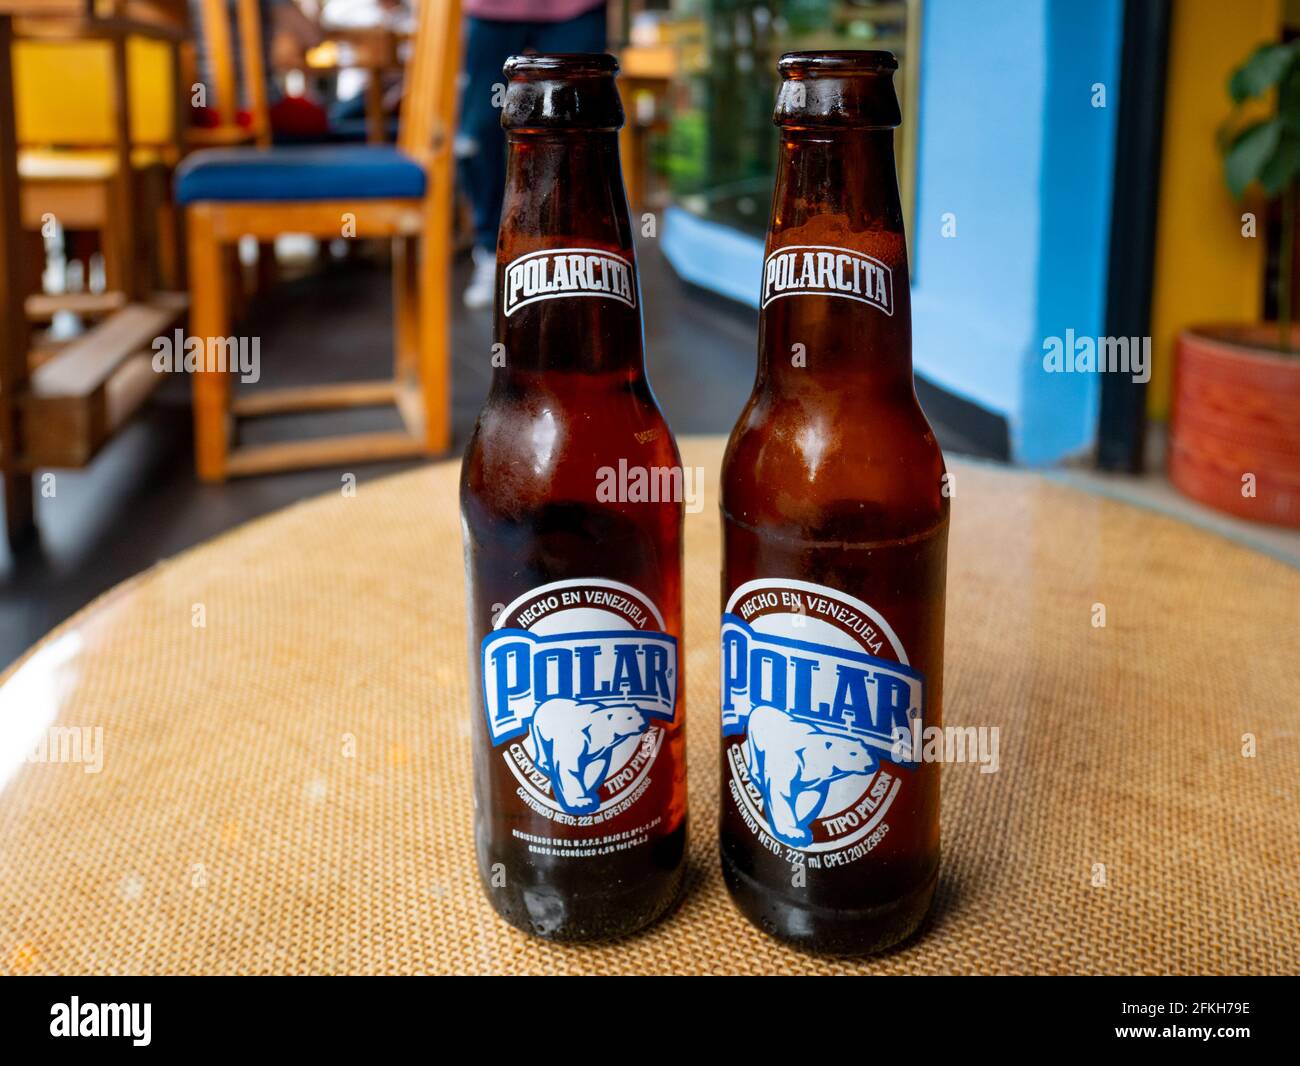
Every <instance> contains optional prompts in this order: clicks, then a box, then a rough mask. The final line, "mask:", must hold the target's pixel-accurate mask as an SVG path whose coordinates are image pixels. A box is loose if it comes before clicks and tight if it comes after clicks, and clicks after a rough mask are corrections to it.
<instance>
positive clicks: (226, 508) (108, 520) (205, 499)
mask: <svg viewBox="0 0 1300 1066" xmlns="http://www.w3.org/2000/svg"><path fill="white" fill-rule="evenodd" d="M640 258H641V283H642V287H643V292H644V300H645V305H646V306H647V307H649V308H652V309H653V310H652V311H651V313H650V314H648V315H647V318H646V341H647V361H648V364H649V371H650V377H651V380H652V381H653V382H654V386H655V391H656V393H657V394H658V396H659V400H660V402H661V404H662V405H663V407H664V410H665V413H666V414H667V416H668V421H669V423H670V424H671V425H672V427H673V430H674V432H675V433H677V434H678V435H686V434H692V433H726V432H728V431H729V430H730V429H731V425H732V422H733V421H734V420H735V418H736V415H737V413H738V412H739V411H740V408H741V406H742V404H743V403H744V400H745V397H746V396H747V395H748V392H749V388H750V384H751V382H752V380H753V373H754V353H755V335H756V334H755V330H756V324H757V316H756V313H754V312H752V311H749V310H748V309H744V308H738V307H736V306H735V305H733V304H731V303H728V302H726V301H721V300H718V299H717V298H715V297H712V296H709V295H707V294H704V293H701V292H699V291H697V290H691V289H688V288H687V287H685V286H684V285H682V284H681V283H680V282H679V281H678V280H677V279H676V277H675V275H674V274H673V273H672V270H671V268H670V267H669V266H668V265H667V264H666V263H665V261H664V260H663V258H662V256H661V255H660V254H659V251H658V248H657V247H655V246H653V245H646V246H644V247H642V248H641V249H640ZM465 270H466V264H465V263H464V262H463V261H462V262H461V263H460V264H459V266H458V271H457V279H456V282H457V290H456V291H457V294H459V291H460V287H461V285H462V284H463V280H464V273H465ZM455 306H456V308H457V315H456V320H455V323H454V326H453V334H454V337H453V340H454V358H453V390H452V407H453V414H452V417H453V425H454V429H455V445H454V448H453V452H454V453H455V454H457V455H458V454H459V453H460V450H461V449H462V448H463V447H464V445H465V441H466V439H467V438H468V436H469V433H470V431H471V430H472V429H473V426H474V419H475V416H476V415H477V413H478V408H479V405H480V404H481V403H482V399H483V395H484V393H485V391H486V389H487V385H488V379H489V371H490V358H491V328H492V323H491V315H490V314H489V313H486V312H482V313H471V312H467V311H464V310H463V309H461V307H460V303H459V296H458V297H457V302H456V305H455ZM241 333H242V334H243V335H246V336H256V337H260V338H261V351H262V368H263V373H262V380H261V381H260V382H259V385H267V386H276V385H286V384H298V383H309V382H320V381H324V380H340V381H341V380H349V379H355V378H374V377H380V376H382V375H383V374H384V373H385V368H386V367H387V366H388V365H389V361H390V359H391V355H390V352H391V339H392V334H391V319H390V304H389V280H388V275H387V273H386V268H384V267H383V266H382V265H380V264H377V263H373V262H369V261H366V260H364V259H358V260H351V261H347V262H338V261H335V262H333V263H330V264H329V265H328V266H326V267H324V268H323V272H317V273H315V274H313V275H312V276H310V277H306V278H303V279H301V280H299V281H296V282H289V283H285V284H281V285H279V286H277V287H276V288H275V289H274V290H273V292H272V294H271V295H270V297H269V298H268V299H266V300H264V301H263V302H261V303H260V304H259V305H258V306H255V307H253V308H252V309H251V311H250V315H249V321H248V322H246V323H245V324H244V325H243V326H242V327H241ZM249 387H251V388H256V387H258V386H249ZM313 423H314V425H315V427H317V428H316V429H314V430H313V428H312V424H313ZM396 425H397V422H396V417H395V415H394V416H390V415H389V414H388V413H387V412H384V411H349V412H331V413H329V414H327V415H312V416H295V417H293V418H282V419H276V420H267V421H264V422H262V423H259V424H254V425H253V426H252V427H251V428H250V431H249V432H248V434H247V438H248V439H250V440H272V439H276V438H277V437H283V436H305V435H308V434H310V433H312V432H321V433H337V432H348V431H359V430H366V429H375V428H396ZM936 429H937V430H938V434H939V438H940V441H941V442H942V443H943V445H944V447H945V448H946V449H948V450H950V451H961V452H971V451H972V450H978V449H973V448H972V447H971V445H970V442H969V441H967V440H964V439H963V438H961V437H960V436H958V435H957V434H956V433H954V432H952V431H951V429H950V428H948V427H945V426H944V425H937V426H936ZM411 465H413V464H412V463H409V462H402V463H379V464H372V465H368V466H357V467H355V473H356V475H357V477H358V479H359V480H367V479H371V478H377V477H382V476H384V475H385V474H389V473H392V472H394V471H396V470H402V469H405V468H407V467H409V466H411ZM349 469H353V468H351V467H349ZM341 473H342V470H341V469H324V470H311V471H304V472H300V473H292V474H279V475H273V476H267V477H258V478H245V479H241V480H236V481H231V482H229V483H227V484H225V485H215V486H214V485H200V484H199V483H198V482H196V481H195V479H194V466H193V453H192V449H191V439H190V417H189V388H188V382H187V381H186V380H185V378H183V377H176V378H174V379H172V380H170V381H168V382H166V383H165V384H164V385H163V387H162V388H160V389H159V390H158V392H157V393H155V395H154V397H153V399H152V400H151V401H150V403H149V405H148V406H147V407H146V408H145V409H144V410H143V411H142V412H141V413H140V415H139V416H137V418H136V420H135V421H134V422H133V423H132V424H131V425H130V426H129V427H128V428H127V429H126V430H124V431H123V432H122V434H121V435H119V436H118V437H117V438H116V439H115V440H114V441H113V442H112V443H111V444H110V445H109V446H108V447H107V448H106V449H105V450H104V451H103V452H102V453H101V454H100V455H99V456H98V457H97V458H96V459H95V461H94V463H92V464H91V466H90V467H89V468H87V469H85V470H80V471H57V472H56V481H55V495H54V497H53V498H48V499H46V498H42V499H40V500H39V501H38V512H37V513H38V518H37V521H38V525H39V529H40V541H39V543H38V544H36V545H33V546H32V547H30V548H27V549H24V551H23V552H22V554H21V555H20V557H18V558H16V559H15V558H13V557H11V556H10V555H9V554H8V553H7V551H6V549H5V548H4V546H3V538H0V668H3V666H5V665H7V664H8V663H10V662H11V661H12V660H13V659H15V658H16V657H17V656H18V655H20V654H21V653H22V652H23V651H24V650H25V649H26V648H27V647H29V646H30V645H31V644H32V643H34V642H35V641H36V640H37V639H38V638H39V637H41V636H42V635H43V634H44V633H46V632H47V631H48V630H49V629H50V628H51V627H53V626H54V625H56V624H57V623H58V622H60V621H62V620H63V619H64V618H66V617H67V616H68V615H70V614H71V613H73V612H74V611H75V610H77V609H78V608H79V607H81V606H82V605H83V604H85V603H87V602H89V601H90V600H92V599H94V598H95V597H96V596H98V595H99V594H100V593H101V592H104V591H105V590H107V589H109V588H111V587H112V586H113V585H116V584H117V583H118V582H120V581H122V580H123V579H124V578H127V577H129V576H130V575H132V574H135V573H137V572H138V571H140V570H143V569H145V568H146V567H148V566H151V565H152V564H153V563H155V562H157V561H158V560H159V559H164V558H166V557H168V556H170V555H174V554H176V553H177V552H179V551H181V550H183V549H184V548H187V547H189V546H191V545H193V544H196V543H198V542H200V541H202V540H206V539H207V538H209V537H211V536H213V535H214V534H216V533H219V532H221V531H222V530H226V529H229V528H230V527H232V526H234V525H237V524H239V523H241V522H244V521H247V520H248V519H250V518H254V517H256V516H258V515H261V514H265V513H267V512H268V511H274V510H276V509H278V508H281V507H284V506H285V505H287V504H290V503H293V502H294V501H295V500H299V499H302V498H304V497H307V496H314V495H318V494H321V493H324V492H328V491H331V490H337V489H338V487H339V484H340V476H341Z"/></svg>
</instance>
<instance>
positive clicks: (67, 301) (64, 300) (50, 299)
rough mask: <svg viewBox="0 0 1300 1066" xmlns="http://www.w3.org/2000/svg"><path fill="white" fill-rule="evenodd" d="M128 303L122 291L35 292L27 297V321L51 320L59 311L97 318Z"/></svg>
mask: <svg viewBox="0 0 1300 1066" xmlns="http://www.w3.org/2000/svg"><path fill="white" fill-rule="evenodd" d="M125 304H126V297H125V296H124V295H123V294H122V293H120V292H59V293H45V292H38V293H33V294H32V295H31V296H28V297H27V321H28V322H49V321H50V320H51V319H52V318H53V317H54V315H55V313H56V312H58V311H71V312H72V313H73V314H74V315H84V316H86V317H87V318H97V317H99V316H100V315H108V314H112V313H113V312H114V311H118V310H120V309H121V308H122V307H123V306H124V305H125Z"/></svg>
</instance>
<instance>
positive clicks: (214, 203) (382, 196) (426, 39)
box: [177, 0, 460, 481]
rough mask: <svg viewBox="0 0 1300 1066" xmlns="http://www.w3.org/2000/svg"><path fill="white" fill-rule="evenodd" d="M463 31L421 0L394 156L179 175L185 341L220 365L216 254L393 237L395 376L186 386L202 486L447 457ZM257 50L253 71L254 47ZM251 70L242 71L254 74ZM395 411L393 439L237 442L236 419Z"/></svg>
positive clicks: (351, 150) (253, 163) (213, 374)
mask: <svg viewBox="0 0 1300 1066" xmlns="http://www.w3.org/2000/svg"><path fill="white" fill-rule="evenodd" d="M459 46H460V22H459V4H458V3H457V2H456V0H423V2H422V3H421V4H420V11H419V23H418V28H417V31H416V35H415V41H414V55H413V57H412V59H411V62H410V64H409V66H408V76H407V83H406V91H405V95H404V97H403V101H402V110H401V116H400V131H399V137H398V144H397V147H396V148H394V147H391V146H386V145H370V144H367V145H337V146H335V145H328V146H308V147H285V148H271V149H266V150H256V149H229V150H222V149H211V150H206V151H201V152H196V153H194V154H193V155H191V156H190V157H189V158H188V159H187V160H186V161H185V162H184V163H183V164H182V165H181V167H180V168H179V170H178V172H177V199H178V201H180V202H181V203H183V204H185V205H186V219H187V243H188V249H189V277H190V291H191V306H192V313H191V319H190V321H191V332H192V333H193V334H194V335H195V336H197V337H200V338H203V339H204V340H205V341H206V350H207V352H208V354H209V359H208V365H209V366H217V365H219V361H220V359H221V353H222V351H223V338H226V337H227V336H228V335H229V334H230V332H231V315H230V311H229V308H230V299H231V294H230V292H229V285H228V275H227V272H226V271H225V270H224V269H223V253H224V250H225V249H227V248H228V247H229V246H231V245H232V244H233V243H234V242H236V241H238V240H239V239H240V238H241V237H243V236H246V235H247V236H252V237H255V238H257V239H258V240H259V241H272V240H274V239H275V237H276V236H278V235H280V234H282V233H306V234H309V235H311V236H314V237H318V238H320V239H322V240H329V239H336V238H339V237H341V236H345V235H346V236H354V237H358V238H365V237H389V238H391V240H392V245H393V271H394V279H393V295H394V304H395V317H396V323H395V330H394V333H395V338H396V345H395V347H396V352H395V358H394V374H393V377H392V379H386V380H382V381H366V382H357V383H346V384H323V385H314V386H308V387H301V388H293V389H279V390H268V389H259V390H257V391H256V392H253V393H251V394H249V395H247V396H245V397H239V398H236V397H232V388H231V380H230V375H229V374H227V373H223V372H221V371H220V370H217V369H212V370H207V369H205V370H203V371H200V372H199V373H196V374H195V375H194V376H193V390H194V433H195V461H196V466H197V471H198V475H199V477H200V478H202V479H204V480H205V481H222V480H224V479H226V478H228V477H232V476H240V475H247V474H260V473H267V472H271V471H276V470H285V469H294V468H300V467H306V466H321V465H334V464H338V463H344V462H353V461H367V460H380V459H392V458H397V457H405V456H413V455H420V454H434V453H438V452H443V451H445V450H446V449H447V448H448V447H449V445H450V443H451V425H450V422H451V418H450V380H449V358H448V354H449V347H450V344H449V326H450V317H449V314H450V295H449V281H450V278H449V273H450V270H449V268H450V261H451V223H452V195H451V189H452V154H451V152H452V143H451V142H452V135H453V130H454V117H455V79H456V74H457V68H458V61H459ZM247 52H248V54H249V55H250V56H251V55H252V53H254V52H255V53H256V55H257V57H258V58H257V59H255V60H254V62H255V63H257V64H258V65H260V55H261V51H260V48H256V49H248V50H247ZM253 73H255V72H250V74H253ZM389 404H392V405H394V406H395V407H396V408H397V410H398V412H399V414H400V416H401V418H402V422H403V425H404V429H403V430H398V431H393V432H387V433H365V434H352V435H348V436H336V437H328V438H324V439H314V440H309V441H294V442H285V443H277V444H267V445H261V446H247V445H238V444H237V443H236V442H235V441H234V440H233V436H234V430H235V423H236V422H237V420H238V419H240V418H250V417H260V416H264V415H273V414H280V413H287V412H295V411H305V410H328V409H338V408H346V407H373V406H386V405H389Z"/></svg>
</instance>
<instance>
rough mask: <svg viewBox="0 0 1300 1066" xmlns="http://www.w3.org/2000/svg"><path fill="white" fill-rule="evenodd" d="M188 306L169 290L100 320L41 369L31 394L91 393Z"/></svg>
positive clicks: (52, 395) (78, 395) (35, 375)
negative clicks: (148, 301)
mask: <svg viewBox="0 0 1300 1066" xmlns="http://www.w3.org/2000/svg"><path fill="white" fill-rule="evenodd" d="M184 310H185V297H184V296H182V295H179V294H174V293H166V294H159V295H158V296H155V297H154V299H153V300H152V301H151V302H150V303H139V304H129V305H127V306H126V307H124V308H122V309H121V310H120V311H117V312H116V313H115V314H113V315H111V316H109V317H108V318H106V319H105V320H104V321H103V322H100V323H99V324H98V325H96V326H95V327H94V328H92V329H90V330H87V331H86V333H85V334H83V335H82V336H80V337H78V338H77V339H76V340H75V341H73V342H72V343H71V344H69V345H68V346H67V347H66V348H64V349H63V351H61V352H60V353H59V354H58V355H57V356H55V358H53V359H51V360H50V361H49V362H48V363H46V364H45V365H44V366H42V367H40V368H39V369H38V370H37V371H36V372H35V373H34V374H32V379H31V386H30V388H31V392H32V394H33V395H35V396H42V397H55V396H67V397H89V396H92V395H94V394H95V393H96V392H98V391H99V390H100V389H102V388H103V386H104V383H105V382H106V381H107V380H108V379H109V378H110V377H111V376H112V374H113V371H114V370H116V369H117V367H118V366H119V365H120V364H121V363H122V362H123V360H125V359H126V358H127V357H128V356H130V355H133V354H134V353H136V352H138V351H140V350H141V349H148V348H150V347H151V345H152V343H153V339H154V338H155V337H157V336H159V335H160V334H162V333H163V332H165V331H166V330H167V329H168V328H169V327H170V326H171V325H172V323H173V322H175V321H176V319H177V317H178V316H179V315H180V314H181V312H183V311H184Z"/></svg>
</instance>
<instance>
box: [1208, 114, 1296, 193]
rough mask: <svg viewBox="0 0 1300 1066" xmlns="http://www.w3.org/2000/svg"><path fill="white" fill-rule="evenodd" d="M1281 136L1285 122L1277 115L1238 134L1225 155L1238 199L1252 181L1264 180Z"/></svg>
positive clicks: (1226, 170) (1225, 165)
mask: <svg viewBox="0 0 1300 1066" xmlns="http://www.w3.org/2000/svg"><path fill="white" fill-rule="evenodd" d="M1281 137H1282V122H1281V120H1280V119H1276V118H1270V119H1264V120H1262V121H1260V122H1255V123H1253V124H1251V125H1249V126H1247V127H1246V128H1245V129H1244V130H1242V131H1241V133H1239V134H1238V135H1237V137H1236V139H1235V140H1234V141H1233V143H1232V147H1231V148H1230V149H1229V150H1228V154H1227V155H1226V156H1224V158H1223V176H1224V178H1225V179H1226V180H1227V182H1228V188H1229V190H1231V192H1232V195H1233V196H1235V197H1236V198H1237V199H1238V200H1240V199H1241V197H1242V195H1243V194H1244V193H1245V192H1246V189H1247V187H1248V186H1249V185H1250V183H1251V182H1252V181H1258V180H1260V178H1261V175H1262V174H1263V172H1264V166H1265V164H1266V163H1267V162H1268V161H1269V158H1270V157H1271V156H1272V155H1273V153H1274V152H1275V151H1276V150H1277V146H1278V142H1279V141H1280V140H1281Z"/></svg>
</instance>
